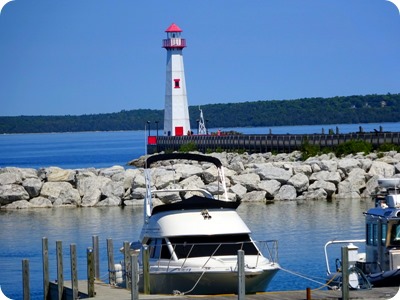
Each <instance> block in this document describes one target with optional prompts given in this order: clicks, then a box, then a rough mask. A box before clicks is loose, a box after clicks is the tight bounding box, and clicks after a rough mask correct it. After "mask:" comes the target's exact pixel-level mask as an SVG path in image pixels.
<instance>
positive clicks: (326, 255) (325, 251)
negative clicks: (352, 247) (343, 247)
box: [324, 239, 365, 275]
mask: <svg viewBox="0 0 400 300" xmlns="http://www.w3.org/2000/svg"><path fill="white" fill-rule="evenodd" d="M350 243H365V239H364V240H332V241H328V242H327V243H326V244H325V246H324V253H325V263H326V272H327V274H328V275H330V274H331V270H330V267H329V257H328V246H330V245H335V244H350Z"/></svg>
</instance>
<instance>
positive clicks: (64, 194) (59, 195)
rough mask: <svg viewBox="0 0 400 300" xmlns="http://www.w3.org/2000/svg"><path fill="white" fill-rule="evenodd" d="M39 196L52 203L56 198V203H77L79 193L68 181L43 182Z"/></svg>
mask: <svg viewBox="0 0 400 300" xmlns="http://www.w3.org/2000/svg"><path fill="white" fill-rule="evenodd" d="M40 196H42V197H44V198H47V199H49V200H50V201H51V203H53V204H54V202H55V201H56V200H57V199H58V201H57V205H62V203H63V202H64V201H65V202H66V203H71V202H73V203H79V202H80V195H79V193H78V191H77V190H75V189H74V188H73V187H72V185H71V184H70V183H69V182H45V183H44V184H43V186H42V189H41V191H40Z"/></svg>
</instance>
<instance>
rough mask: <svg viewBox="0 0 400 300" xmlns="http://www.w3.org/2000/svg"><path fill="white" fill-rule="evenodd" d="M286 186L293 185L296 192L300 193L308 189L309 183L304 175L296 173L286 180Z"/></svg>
mask: <svg viewBox="0 0 400 300" xmlns="http://www.w3.org/2000/svg"><path fill="white" fill-rule="evenodd" d="M287 184H289V185H293V186H294V188H295V189H296V192H297V193H301V192H304V191H306V190H307V189H308V185H309V181H308V177H307V176H306V175H304V174H303V173H297V174H296V175H293V176H292V177H291V178H290V179H289V180H288V182H287Z"/></svg>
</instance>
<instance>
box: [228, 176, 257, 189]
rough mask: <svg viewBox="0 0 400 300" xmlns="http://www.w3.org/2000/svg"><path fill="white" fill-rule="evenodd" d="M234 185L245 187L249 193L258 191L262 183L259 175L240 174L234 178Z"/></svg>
mask: <svg viewBox="0 0 400 300" xmlns="http://www.w3.org/2000/svg"><path fill="white" fill-rule="evenodd" d="M232 182H233V184H240V185H242V186H244V187H245V188H246V189H247V191H248V192H251V191H255V190H257V189H258V187H257V186H258V184H259V183H260V177H259V176H258V175H257V174H254V173H249V174H240V175H236V176H234V177H232Z"/></svg>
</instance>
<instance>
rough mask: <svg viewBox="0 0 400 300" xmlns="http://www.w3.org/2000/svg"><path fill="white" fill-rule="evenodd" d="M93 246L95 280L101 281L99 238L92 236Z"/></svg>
mask: <svg viewBox="0 0 400 300" xmlns="http://www.w3.org/2000/svg"><path fill="white" fill-rule="evenodd" d="M92 246H93V252H94V270H95V272H94V273H95V278H96V279H97V280H100V252H99V236H97V235H94V236H92Z"/></svg>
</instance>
